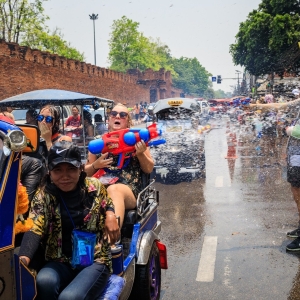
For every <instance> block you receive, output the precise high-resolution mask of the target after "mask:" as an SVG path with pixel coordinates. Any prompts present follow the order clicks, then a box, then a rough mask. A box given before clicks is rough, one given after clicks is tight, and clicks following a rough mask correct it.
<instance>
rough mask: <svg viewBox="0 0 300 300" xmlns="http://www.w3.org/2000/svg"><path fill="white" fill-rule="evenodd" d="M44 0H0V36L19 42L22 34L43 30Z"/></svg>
mask: <svg viewBox="0 0 300 300" xmlns="http://www.w3.org/2000/svg"><path fill="white" fill-rule="evenodd" d="M43 1H44V0H32V1H29V0H0V37H1V38H2V39H4V40H6V41H8V42H15V43H20V41H22V38H23V37H24V35H31V34H34V32H35V31H36V30H43V28H44V25H45V21H46V20H47V19H48V17H47V16H45V14H44V8H43Z"/></svg>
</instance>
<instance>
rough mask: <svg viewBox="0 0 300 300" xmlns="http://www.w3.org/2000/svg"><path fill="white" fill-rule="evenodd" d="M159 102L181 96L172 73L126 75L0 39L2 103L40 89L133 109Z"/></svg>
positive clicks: (151, 71)
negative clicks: (152, 100)
mask: <svg viewBox="0 0 300 300" xmlns="http://www.w3.org/2000/svg"><path fill="white" fill-rule="evenodd" d="M150 88H151V89H157V99H156V100H158V99H161V98H168V97H172V96H174V97H178V96H179V95H180V92H181V91H180V90H177V89H174V88H173V87H172V78H171V74H170V72H165V71H164V70H163V69H162V70H160V71H157V72H154V71H153V70H151V69H149V70H146V71H145V72H140V71H137V70H130V71H129V72H128V73H127V74H124V73H119V72H115V71H112V70H109V69H105V68H100V67H97V66H94V65H91V64H87V63H84V62H79V61H75V60H71V59H66V58H64V57H60V56H58V55H55V54H50V53H49V52H43V51H39V50H35V49H30V48H28V47H24V46H20V45H18V44H15V43H6V42H4V41H3V40H0V100H3V99H5V98H8V97H11V96H14V95H18V94H21V93H25V92H29V91H32V90H38V89H63V90H70V91H74V92H81V93H86V94H91V95H95V96H100V97H103V98H108V99H112V100H114V101H115V102H122V103H127V104H128V105H129V106H133V105H134V104H135V103H137V102H140V101H143V102H145V101H146V102H150Z"/></svg>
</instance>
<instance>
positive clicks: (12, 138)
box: [5, 130, 27, 151]
mask: <svg viewBox="0 0 300 300" xmlns="http://www.w3.org/2000/svg"><path fill="white" fill-rule="evenodd" d="M5 142H6V143H7V144H8V145H7V146H8V147H9V148H10V149H11V150H12V151H22V150H23V149H25V148H26V146H27V138H26V136H25V134H24V132H23V131H21V130H11V131H9V132H8V133H7V139H6V141H5Z"/></svg>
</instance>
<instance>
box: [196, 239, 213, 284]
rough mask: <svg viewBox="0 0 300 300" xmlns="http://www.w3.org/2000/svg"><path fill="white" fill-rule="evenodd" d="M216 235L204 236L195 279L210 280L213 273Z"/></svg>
mask: <svg viewBox="0 0 300 300" xmlns="http://www.w3.org/2000/svg"><path fill="white" fill-rule="evenodd" d="M217 241H218V237H217V236H205V237H204V242H203V246H202V252H201V256H200V262H199V266H198V272H197V277H196V281H201V282H212V281H213V280H214V274H215V262H216V253H217Z"/></svg>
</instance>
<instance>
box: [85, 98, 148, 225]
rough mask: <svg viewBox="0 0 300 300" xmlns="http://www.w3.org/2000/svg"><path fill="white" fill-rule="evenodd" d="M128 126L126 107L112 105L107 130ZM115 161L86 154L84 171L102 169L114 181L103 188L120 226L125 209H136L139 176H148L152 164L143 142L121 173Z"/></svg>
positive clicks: (108, 156)
mask: <svg viewBox="0 0 300 300" xmlns="http://www.w3.org/2000/svg"><path fill="white" fill-rule="evenodd" d="M131 125H132V119H131V117H130V114H129V111H128V108H127V107H126V106H125V105H123V104H121V103H119V104H117V105H115V106H114V108H113V109H112V110H111V112H110V114H109V119H108V131H109V132H113V131H117V130H121V129H126V128H130V126H131ZM117 160H118V157H117V156H111V155H109V153H104V154H102V155H101V156H100V157H97V156H96V155H94V154H92V153H90V152H89V155H88V162H87V165H86V166H85V172H86V173H87V174H88V176H92V175H93V174H95V173H96V172H97V171H98V170H99V169H106V170H108V172H111V173H112V174H113V175H114V176H115V177H117V178H118V181H117V182H116V183H114V184H110V185H108V186H107V191H108V194H109V195H110V197H111V198H112V200H113V203H114V205H115V213H116V216H119V217H120V226H121V227H122V224H123V220H124V213H125V209H133V208H135V207H136V199H137V196H138V194H139V193H140V192H141V190H142V189H143V187H142V181H141V173H142V172H144V173H151V172H152V170H153V167H154V161H153V158H152V156H151V154H150V150H149V148H148V147H147V146H146V144H145V143H144V141H140V142H138V143H136V144H135V152H134V153H133V154H132V156H131V157H130V158H128V159H127V160H126V161H125V163H124V166H123V168H122V169H121V170H120V169H117V168H116V164H117Z"/></svg>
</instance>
